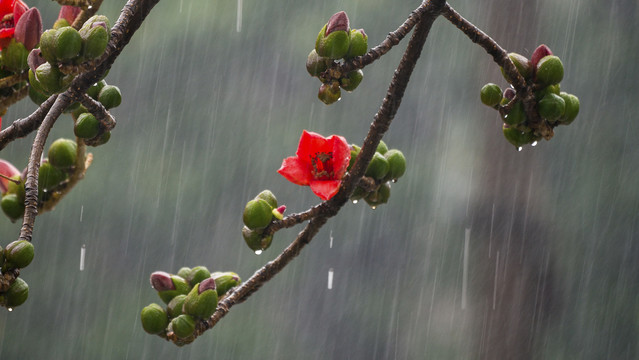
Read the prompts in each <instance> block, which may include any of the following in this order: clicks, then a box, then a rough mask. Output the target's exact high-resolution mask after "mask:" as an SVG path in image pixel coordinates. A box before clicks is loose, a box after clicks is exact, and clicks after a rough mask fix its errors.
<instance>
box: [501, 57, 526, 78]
mask: <svg viewBox="0 0 639 360" xmlns="http://www.w3.org/2000/svg"><path fill="white" fill-rule="evenodd" d="M508 57H509V58H510V61H512V62H513V64H514V65H515V68H517V72H518V73H519V74H520V75H521V76H522V77H523V78H524V79H530V78H531V77H532V67H531V66H530V60H528V58H526V57H525V56H523V55H520V54H517V53H510V54H508ZM501 74H502V75H503V76H504V79H506V81H508V82H509V83H512V80H511V79H510V78H509V77H508V75H507V74H506V71H504V68H501Z"/></svg>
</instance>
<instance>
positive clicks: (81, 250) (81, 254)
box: [80, 244, 87, 271]
mask: <svg viewBox="0 0 639 360" xmlns="http://www.w3.org/2000/svg"><path fill="white" fill-rule="evenodd" d="M86 251H87V246H86V245H85V244H82V247H81V248H80V271H84V255H85V253H86Z"/></svg>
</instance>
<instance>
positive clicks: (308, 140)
mask: <svg viewBox="0 0 639 360" xmlns="http://www.w3.org/2000/svg"><path fill="white" fill-rule="evenodd" d="M331 151H333V146H332V144H331V143H329V142H328V140H327V139H326V138H325V137H323V136H322V135H320V134H318V133H314V132H310V131H306V130H304V131H303V132H302V136H301V137H300V143H299V145H298V146H297V152H296V153H295V154H296V155H297V157H298V158H300V159H301V160H302V161H305V162H307V163H309V164H311V158H312V157H314V156H315V154H317V153H318V152H325V153H328V152H331Z"/></svg>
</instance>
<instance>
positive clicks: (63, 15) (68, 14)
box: [58, 5, 82, 25]
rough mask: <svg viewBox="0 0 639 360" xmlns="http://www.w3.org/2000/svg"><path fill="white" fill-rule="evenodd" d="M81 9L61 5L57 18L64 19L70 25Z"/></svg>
mask: <svg viewBox="0 0 639 360" xmlns="http://www.w3.org/2000/svg"><path fill="white" fill-rule="evenodd" d="M81 11H82V9H81V8H79V7H77V6H69V5H63V6H62V7H61V8H60V13H59V14H58V19H65V20H66V21H67V22H68V23H69V25H71V24H73V22H74V21H75V18H76V17H77V16H78V14H80V12H81Z"/></svg>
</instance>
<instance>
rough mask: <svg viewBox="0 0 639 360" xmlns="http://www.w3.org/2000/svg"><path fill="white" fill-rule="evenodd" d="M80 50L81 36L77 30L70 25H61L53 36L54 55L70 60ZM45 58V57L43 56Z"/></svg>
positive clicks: (60, 58) (76, 55)
mask: <svg viewBox="0 0 639 360" xmlns="http://www.w3.org/2000/svg"><path fill="white" fill-rule="evenodd" d="M81 50H82V37H81V36H80V33H78V30H76V29H74V28H72V27H71V26H66V27H62V28H60V29H58V30H57V34H56V37H55V57H56V58H57V59H59V60H71V59H74V58H76V57H78V55H80V51H81ZM45 59H46V58H45Z"/></svg>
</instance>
